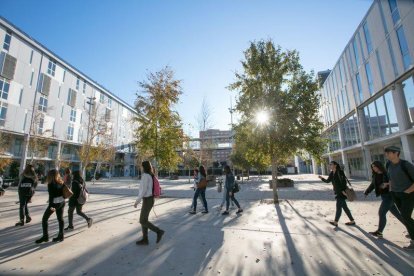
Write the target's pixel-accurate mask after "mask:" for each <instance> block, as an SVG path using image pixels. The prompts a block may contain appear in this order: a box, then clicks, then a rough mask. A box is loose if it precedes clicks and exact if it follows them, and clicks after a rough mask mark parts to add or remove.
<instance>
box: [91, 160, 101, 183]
mask: <svg viewBox="0 0 414 276" xmlns="http://www.w3.org/2000/svg"><path fill="white" fill-rule="evenodd" d="M100 169H101V163H100V162H98V163H97V164H96V167H95V171H94V172H93V179H92V184H95V181H96V172H97V171H98V170H100Z"/></svg>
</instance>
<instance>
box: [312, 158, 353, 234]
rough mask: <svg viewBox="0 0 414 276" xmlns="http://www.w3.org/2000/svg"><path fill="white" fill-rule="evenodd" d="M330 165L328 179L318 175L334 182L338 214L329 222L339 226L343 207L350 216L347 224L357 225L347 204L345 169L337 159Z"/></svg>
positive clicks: (326, 181)
mask: <svg viewBox="0 0 414 276" xmlns="http://www.w3.org/2000/svg"><path fill="white" fill-rule="evenodd" d="M329 166H330V168H331V172H330V174H329V177H328V179H325V178H323V177H322V176H320V175H319V176H318V177H319V178H320V179H321V180H322V181H323V182H325V183H329V182H332V185H333V188H334V192H335V195H336V196H335V198H336V215H335V220H333V221H330V222H329V223H330V224H332V225H334V226H338V221H339V218H340V217H341V214H342V209H344V211H345V214H346V215H347V216H348V218H349V222H346V223H345V224H346V225H355V220H354V218H353V217H352V214H351V211H350V210H349V208H348V205H347V204H346V199H347V198H346V193H345V189H346V176H345V173H344V171H343V170H342V169H341V167H340V166H339V164H338V163H337V162H335V161H331V162H330V163H329Z"/></svg>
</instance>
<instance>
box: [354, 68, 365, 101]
mask: <svg viewBox="0 0 414 276" xmlns="http://www.w3.org/2000/svg"><path fill="white" fill-rule="evenodd" d="M355 78H356V83H357V87H358V95H359V102H362V101H363V100H364V92H363V91H362V86H361V78H360V76H359V73H357V74H356V75H355Z"/></svg>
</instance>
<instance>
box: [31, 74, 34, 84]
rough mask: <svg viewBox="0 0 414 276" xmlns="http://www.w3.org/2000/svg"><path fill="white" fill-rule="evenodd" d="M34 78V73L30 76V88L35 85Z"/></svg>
mask: <svg viewBox="0 0 414 276" xmlns="http://www.w3.org/2000/svg"><path fill="white" fill-rule="evenodd" d="M33 77H34V72H33V71H32V75H31V76H30V86H32V84H33Z"/></svg>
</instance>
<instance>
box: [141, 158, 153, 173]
mask: <svg viewBox="0 0 414 276" xmlns="http://www.w3.org/2000/svg"><path fill="white" fill-rule="evenodd" d="M142 168H143V169H144V173H147V174H149V175H151V176H154V170H153V169H152V166H151V163H150V162H149V161H143V162H142Z"/></svg>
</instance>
